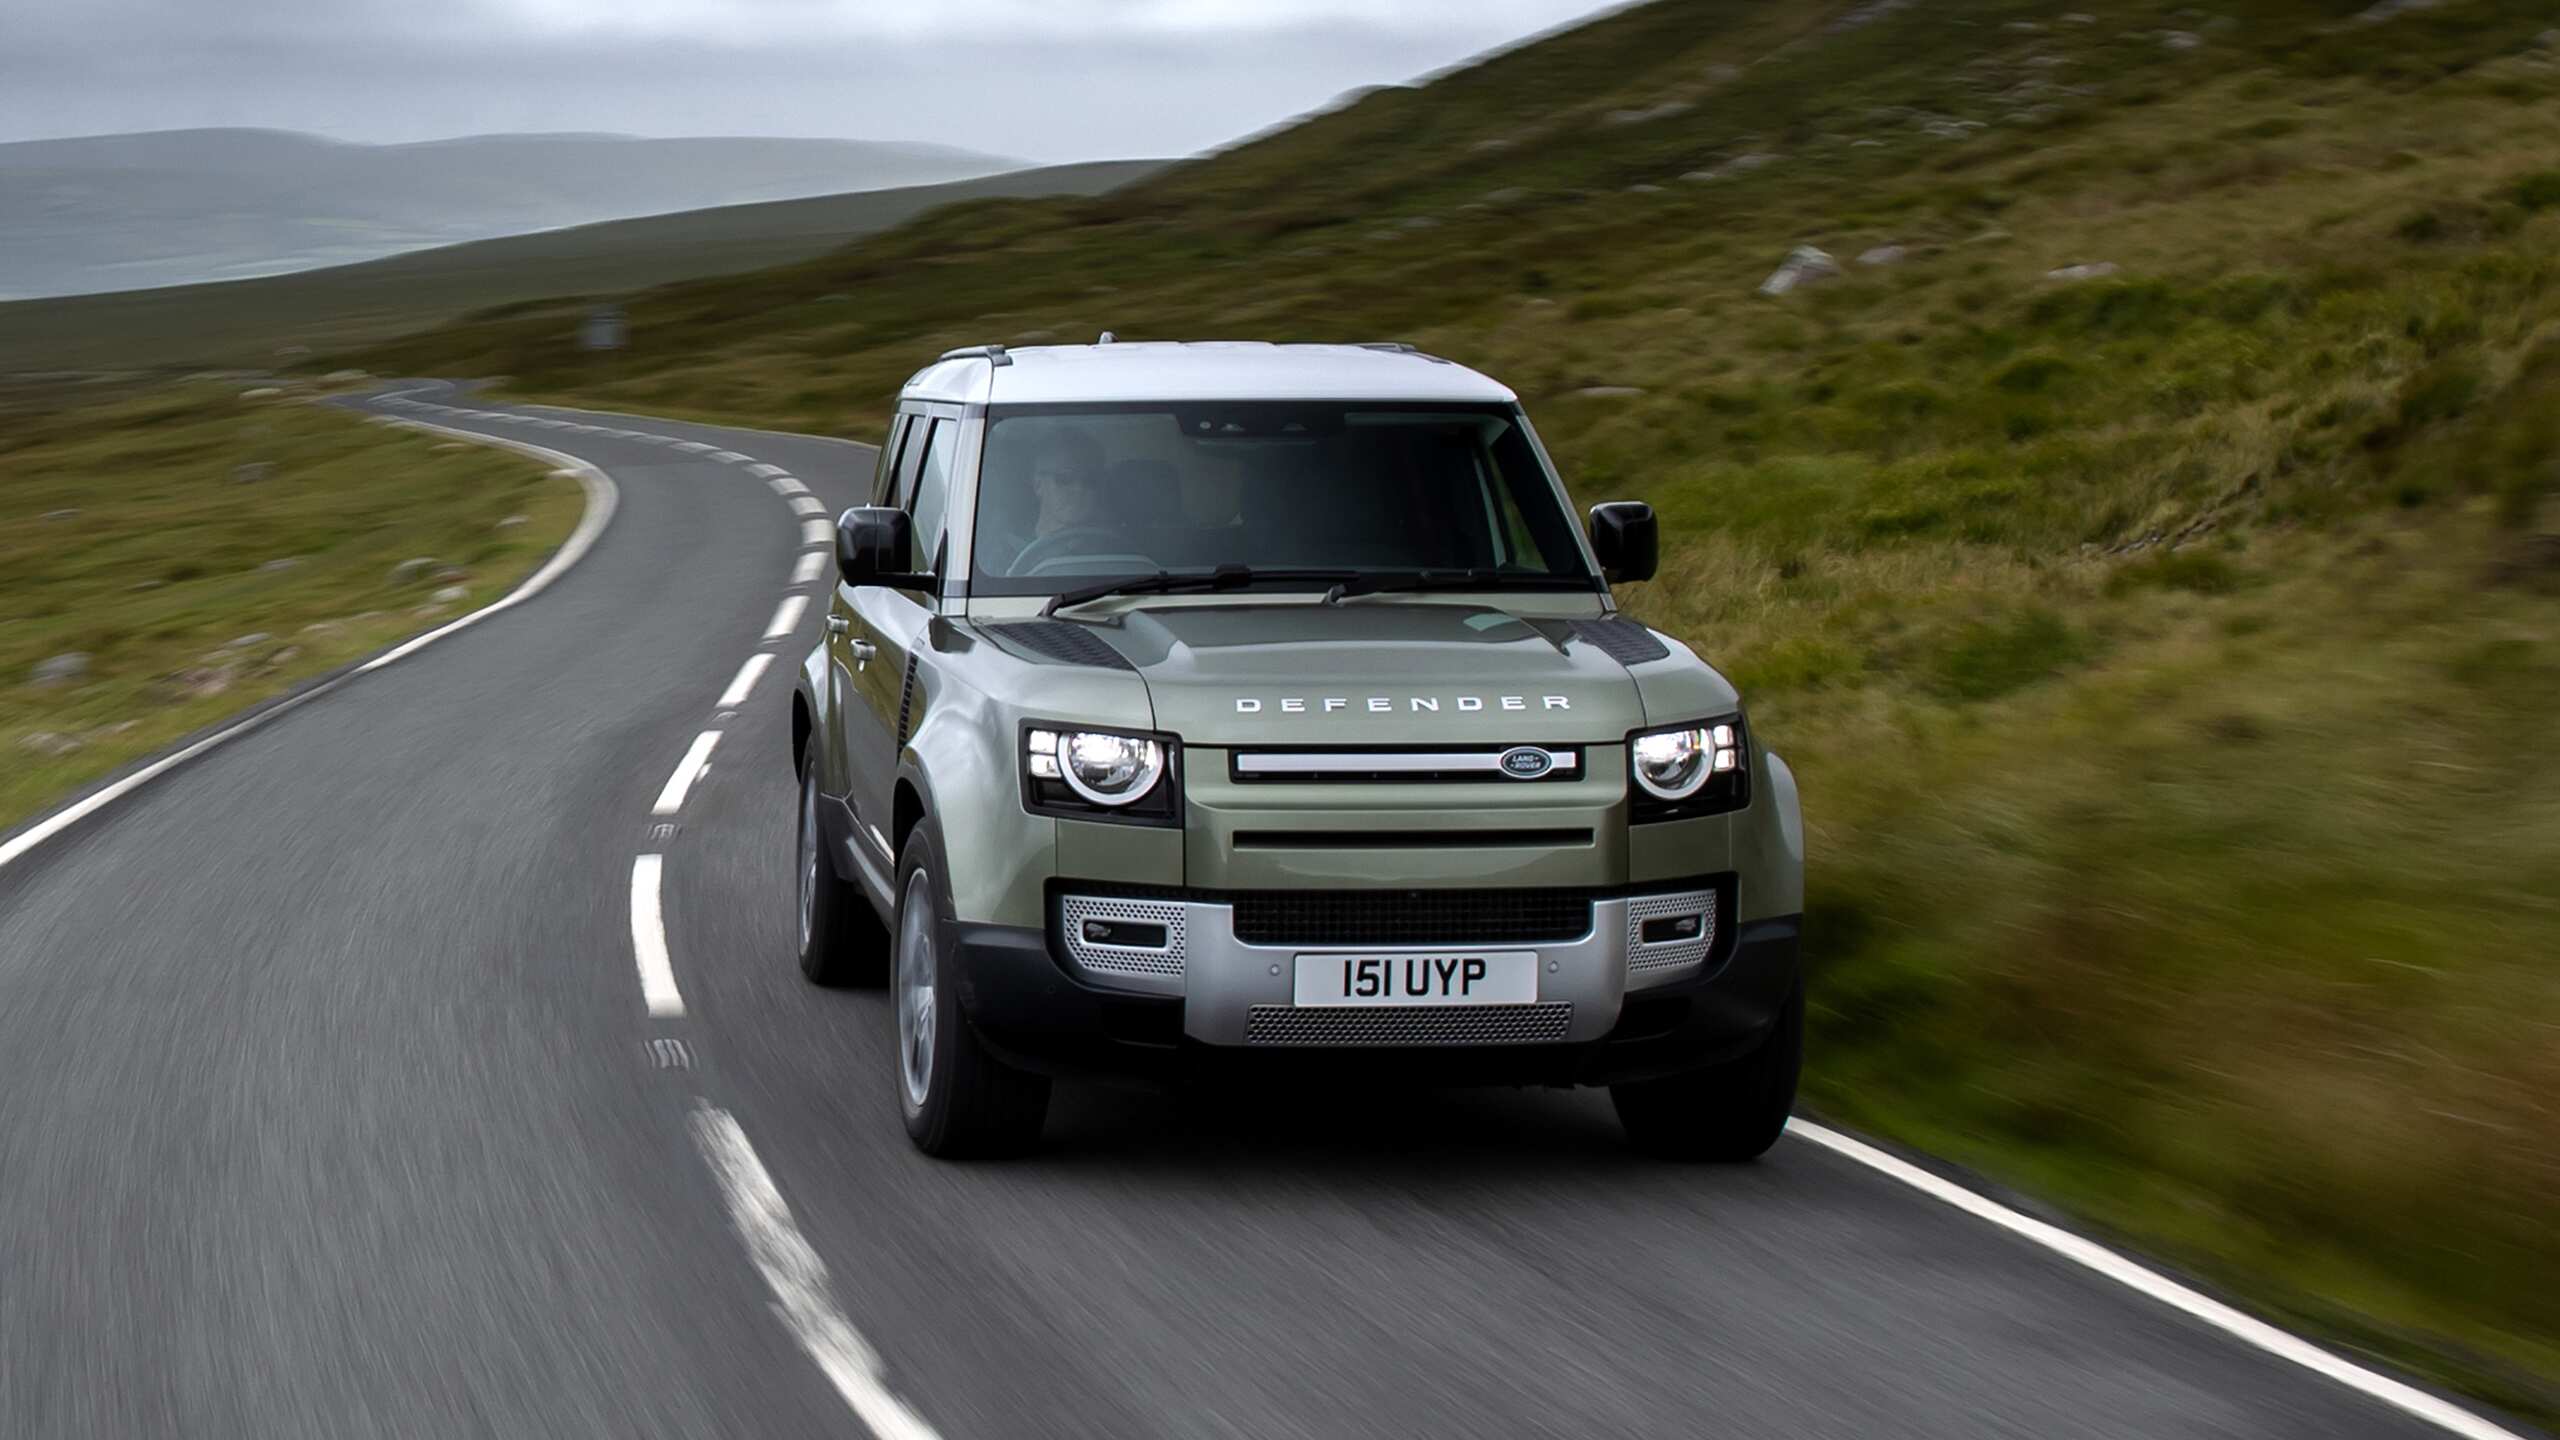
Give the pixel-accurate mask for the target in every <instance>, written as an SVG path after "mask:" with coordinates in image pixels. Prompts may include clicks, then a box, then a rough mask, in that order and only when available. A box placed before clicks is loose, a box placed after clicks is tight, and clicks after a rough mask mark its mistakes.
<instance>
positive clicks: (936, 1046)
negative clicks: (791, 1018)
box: [890, 825, 1049, 1159]
mask: <svg viewBox="0 0 2560 1440" xmlns="http://www.w3.org/2000/svg"><path fill="white" fill-rule="evenodd" d="M941 872H942V855H941V851H940V849H939V848H938V847H937V846H936V845H935V844H934V840H933V834H932V831H931V830H930V829H929V828H928V827H926V826H923V825H919V826H917V827H916V829H915V833H914V834H913V835H911V836H909V837H908V839H907V845H906V850H905V852H904V853H903V854H901V855H900V856H899V857H898V922H897V936H896V940H895V942H894V946H893V953H894V955H895V965H894V969H893V971H892V974H891V989H892V994H891V996H890V1003H891V1005H892V1007H893V1008H894V1009H895V1010H896V1011H897V1018H898V1109H899V1111H900V1113H901V1114H903V1115H904V1116H905V1117H906V1122H907V1137H908V1138H909V1139H911V1140H913V1141H915V1143H916V1148H917V1149H919V1150H922V1151H923V1152H924V1153H926V1154H927V1155H934V1156H940V1157H942V1158H945V1159H957V1158H961V1157H964V1156H995V1155H1015V1154H1020V1153H1021V1152H1023V1151H1025V1150H1028V1149H1030V1148H1031V1147H1032V1146H1033V1145H1035V1144H1037V1143H1038V1142H1039V1139H1040V1126H1041V1123H1042V1122H1043V1121H1044V1120H1046V1119H1047V1118H1048V1114H1049V1081H1048V1079H1047V1077H1045V1076H1040V1075H1033V1074H1030V1073H1028V1072H1026V1071H1021V1070H1017V1069H1015V1068H1013V1067H1012V1066H1010V1065H1007V1064H1005V1063H1004V1062H1003V1061H1002V1060H999V1059H997V1058H996V1057H995V1056H994V1055H993V1054H992V1053H990V1052H989V1051H988V1050H987V1047H986V1046H985V1045H984V1044H983V1043H981V1042H980V1041H979V1039H978V1034H977V1032H976V1031H975V1030H973V1029H971V1028H970V1027H969V1020H968V1017H967V1016H965V1015H963V1014H961V1013H960V997H959V993H958V986H957V985H956V984H955V983H954V982H955V980H956V978H957V977H956V975H955V973H954V966H955V964H956V963H957V960H958V957H957V956H954V955H952V954H951V953H949V951H948V949H947V947H945V946H944V944H943V936H942V931H943V927H942V922H941V913H942V879H941Z"/></svg>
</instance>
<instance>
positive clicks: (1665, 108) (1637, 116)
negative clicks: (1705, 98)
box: [1600, 100, 1690, 127]
mask: <svg viewBox="0 0 2560 1440" xmlns="http://www.w3.org/2000/svg"><path fill="white" fill-rule="evenodd" d="M1689 109H1690V105H1689V102H1688V101H1686V100H1665V101H1663V102H1662V103H1661V104H1659V105H1647V106H1644V107H1643V108H1641V109H1636V110H1612V111H1610V112H1609V113H1608V114H1606V115H1603V116H1601V117H1600V123H1601V124H1603V125H1608V126H1613V127H1614V126H1623V125H1642V124H1644V123H1645V122H1646V121H1648V120H1668V119H1670V118H1671V117H1672V116H1674V115H1685V114H1687V113H1688V112H1689Z"/></svg>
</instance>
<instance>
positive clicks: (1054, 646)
mask: <svg viewBox="0 0 2560 1440" xmlns="http://www.w3.org/2000/svg"><path fill="white" fill-rule="evenodd" d="M979 628H980V629H982V630H984V631H985V632H986V634H987V636H988V637H989V638H990V639H994V640H997V641H1001V642H1006V643H1010V644H1013V645H1016V646H1019V647H1021V648H1022V649H1025V650H1028V651H1031V652H1032V653H1033V654H1035V655H1045V656H1047V657H1048V658H1049V659H1052V660H1056V661H1059V662H1060V663H1062V664H1067V665H1090V666H1093V667H1094V668H1096V669H1100V670H1135V669H1136V668H1138V667H1136V666H1134V665H1132V664H1130V663H1129V657H1128V656H1126V655H1123V654H1121V653H1120V652H1119V651H1118V650H1115V649H1113V648H1112V646H1111V642H1110V641H1108V640H1105V639H1103V638H1102V637H1101V636H1100V635H1098V634H1095V633H1094V630H1093V627H1092V626H1090V625H1078V624H1076V623H1074V622H1073V621H1068V620H1021V621H1014V622H1011V623H1008V624H1003V625H985V626H981V627H979Z"/></svg>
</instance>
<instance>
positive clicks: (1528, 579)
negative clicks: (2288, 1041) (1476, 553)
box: [1324, 567, 1580, 605]
mask: <svg viewBox="0 0 2560 1440" xmlns="http://www.w3.org/2000/svg"><path fill="white" fill-rule="evenodd" d="M1559 581H1563V582H1566V584H1570V583H1571V582H1570V580H1569V578H1568V577H1566V576H1562V575H1523V574H1521V573H1519V572H1517V571H1503V570H1488V569H1484V568H1481V567H1477V568H1471V569H1466V570H1408V571H1405V572H1404V573H1402V574H1392V575H1362V576H1359V577H1358V578H1356V579H1351V580H1345V581H1343V582H1342V583H1341V584H1339V585H1336V586H1334V587H1333V588H1332V589H1330V590H1328V591H1326V592H1325V594H1324V603H1326V604H1327V605H1339V604H1341V603H1342V602H1343V601H1345V600H1348V599H1350V598H1351V597H1352V596H1354V595H1384V594H1390V593H1393V592H1396V591H1404V590H1503V589H1511V588H1518V589H1524V590H1545V589H1550V588H1553V589H1562V588H1565V585H1562V584H1558V583H1557V582H1559ZM1575 588H1580V587H1578V586H1577V587H1575Z"/></svg>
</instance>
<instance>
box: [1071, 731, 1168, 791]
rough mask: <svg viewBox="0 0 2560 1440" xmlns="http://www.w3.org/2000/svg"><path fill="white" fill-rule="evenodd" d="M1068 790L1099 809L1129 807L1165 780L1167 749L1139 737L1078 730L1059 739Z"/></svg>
mask: <svg viewBox="0 0 2560 1440" xmlns="http://www.w3.org/2000/svg"><path fill="white" fill-rule="evenodd" d="M1058 750H1059V757H1058V758H1059V765H1058V769H1059V770H1060V771H1061V772H1063V774H1064V775H1065V777H1066V782H1067V788H1069V789H1071V790H1073V791H1075V792H1076V793H1077V794H1079V795H1081V796H1083V797H1084V798H1086V799H1087V800H1090V801H1092V802H1093V803H1094V804H1096V805H1126V804H1128V803H1130V802H1131V801H1133V800H1136V799H1138V798H1140V797H1141V796H1143V795H1145V794H1146V793H1147V792H1148V791H1150V790H1153V789H1154V788H1156V781H1157V780H1159V779H1161V778H1163V776H1164V747H1163V746H1162V745H1159V744H1157V743H1156V742H1155V741H1153V740H1147V739H1142V738H1140V737H1138V736H1135V735H1107V734H1104V733H1102V732H1100V731H1094V730H1078V731H1073V732H1071V733H1069V734H1066V735H1063V736H1060V737H1059V745H1058Z"/></svg>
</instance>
